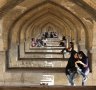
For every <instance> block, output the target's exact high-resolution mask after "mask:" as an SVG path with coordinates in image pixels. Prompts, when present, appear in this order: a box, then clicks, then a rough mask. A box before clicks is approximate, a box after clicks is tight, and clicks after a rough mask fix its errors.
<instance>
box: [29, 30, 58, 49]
mask: <svg viewBox="0 0 96 90" xmlns="http://www.w3.org/2000/svg"><path fill="white" fill-rule="evenodd" d="M48 38H58V35H57V33H56V32H44V33H43V34H42V35H41V37H40V38H37V39H36V38H32V39H31V47H43V46H47V39H48Z"/></svg>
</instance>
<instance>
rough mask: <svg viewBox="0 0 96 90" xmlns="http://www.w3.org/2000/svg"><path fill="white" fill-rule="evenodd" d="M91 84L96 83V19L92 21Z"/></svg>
mask: <svg viewBox="0 0 96 90" xmlns="http://www.w3.org/2000/svg"><path fill="white" fill-rule="evenodd" d="M91 53H92V76H93V77H92V78H93V80H92V82H93V83H92V84H93V85H96V21H94V26H93V46H92V50H91Z"/></svg>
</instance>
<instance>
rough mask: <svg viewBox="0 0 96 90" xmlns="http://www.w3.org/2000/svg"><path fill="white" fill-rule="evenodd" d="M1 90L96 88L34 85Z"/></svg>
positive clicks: (92, 88)
mask: <svg viewBox="0 0 96 90" xmlns="http://www.w3.org/2000/svg"><path fill="white" fill-rule="evenodd" d="M0 90H96V86H83V87H82V86H75V87H73V86H70V87H69V86H63V85H62V86H60V85H59V86H58V85H56V86H55V85H54V86H47V85H41V86H40V85H38V86H37V85H33V86H29V87H28V86H6V87H4V86H1V87H0Z"/></svg>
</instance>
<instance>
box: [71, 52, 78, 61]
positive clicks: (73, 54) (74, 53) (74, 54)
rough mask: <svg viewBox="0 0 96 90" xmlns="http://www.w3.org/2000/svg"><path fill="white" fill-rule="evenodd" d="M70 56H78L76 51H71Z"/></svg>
mask: <svg viewBox="0 0 96 90" xmlns="http://www.w3.org/2000/svg"><path fill="white" fill-rule="evenodd" d="M71 58H75V59H77V58H78V53H77V52H76V51H73V52H72V53H71Z"/></svg>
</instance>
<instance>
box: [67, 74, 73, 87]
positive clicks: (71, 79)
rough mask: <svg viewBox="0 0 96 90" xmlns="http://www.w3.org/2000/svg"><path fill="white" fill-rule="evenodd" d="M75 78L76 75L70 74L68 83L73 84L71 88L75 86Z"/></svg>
mask: <svg viewBox="0 0 96 90" xmlns="http://www.w3.org/2000/svg"><path fill="white" fill-rule="evenodd" d="M74 76H75V73H70V75H67V78H68V81H69V83H70V84H71V86H74Z"/></svg>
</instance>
